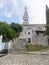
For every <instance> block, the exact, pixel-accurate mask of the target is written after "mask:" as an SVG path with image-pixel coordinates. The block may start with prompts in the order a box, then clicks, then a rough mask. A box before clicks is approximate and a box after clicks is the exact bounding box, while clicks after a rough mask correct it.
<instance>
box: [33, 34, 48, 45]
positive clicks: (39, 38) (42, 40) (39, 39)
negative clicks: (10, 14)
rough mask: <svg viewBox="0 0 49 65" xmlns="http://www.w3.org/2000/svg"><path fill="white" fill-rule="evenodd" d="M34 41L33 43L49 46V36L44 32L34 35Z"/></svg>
mask: <svg viewBox="0 0 49 65" xmlns="http://www.w3.org/2000/svg"><path fill="white" fill-rule="evenodd" d="M32 42H33V43H32V44H33V45H43V46H48V40H47V36H44V35H43V34H39V35H34V36H33V40H32Z"/></svg>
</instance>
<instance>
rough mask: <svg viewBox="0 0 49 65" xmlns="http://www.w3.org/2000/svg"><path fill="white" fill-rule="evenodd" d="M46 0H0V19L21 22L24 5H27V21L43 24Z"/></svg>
mask: <svg viewBox="0 0 49 65" xmlns="http://www.w3.org/2000/svg"><path fill="white" fill-rule="evenodd" d="M46 4H47V5H48V7H49V1H48V0H0V21H6V22H7V23H11V22H15V23H23V18H22V17H23V14H24V7H25V6H27V11H28V14H29V23H31V24H45V23H46V17H45V9H46V8H45V5H46Z"/></svg>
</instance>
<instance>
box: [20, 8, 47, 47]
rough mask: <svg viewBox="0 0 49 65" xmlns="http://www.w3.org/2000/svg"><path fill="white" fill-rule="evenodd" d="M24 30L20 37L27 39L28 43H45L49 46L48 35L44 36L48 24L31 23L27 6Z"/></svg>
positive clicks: (24, 16)
mask: <svg viewBox="0 0 49 65" xmlns="http://www.w3.org/2000/svg"><path fill="white" fill-rule="evenodd" d="M21 25H22V26H23V31H22V32H21V34H20V36H19V39H22V40H23V39H25V41H26V44H32V45H43V46H47V45H48V41H47V36H44V32H45V25H46V24H29V16H28V12H27V8H26V7H25V12H24V15H23V24H21Z"/></svg>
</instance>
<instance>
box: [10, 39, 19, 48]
mask: <svg viewBox="0 0 49 65" xmlns="http://www.w3.org/2000/svg"><path fill="white" fill-rule="evenodd" d="M17 43H18V38H16V39H13V40H11V43H10V49H12V48H13V47H14V46H15V44H17Z"/></svg>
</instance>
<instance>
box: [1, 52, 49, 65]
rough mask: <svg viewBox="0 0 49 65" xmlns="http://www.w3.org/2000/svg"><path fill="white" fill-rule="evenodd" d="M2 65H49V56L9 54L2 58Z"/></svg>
mask: <svg viewBox="0 0 49 65" xmlns="http://www.w3.org/2000/svg"><path fill="white" fill-rule="evenodd" d="M0 65H49V55H40V54H32V53H31V54H8V55H6V56H3V57H0Z"/></svg>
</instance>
